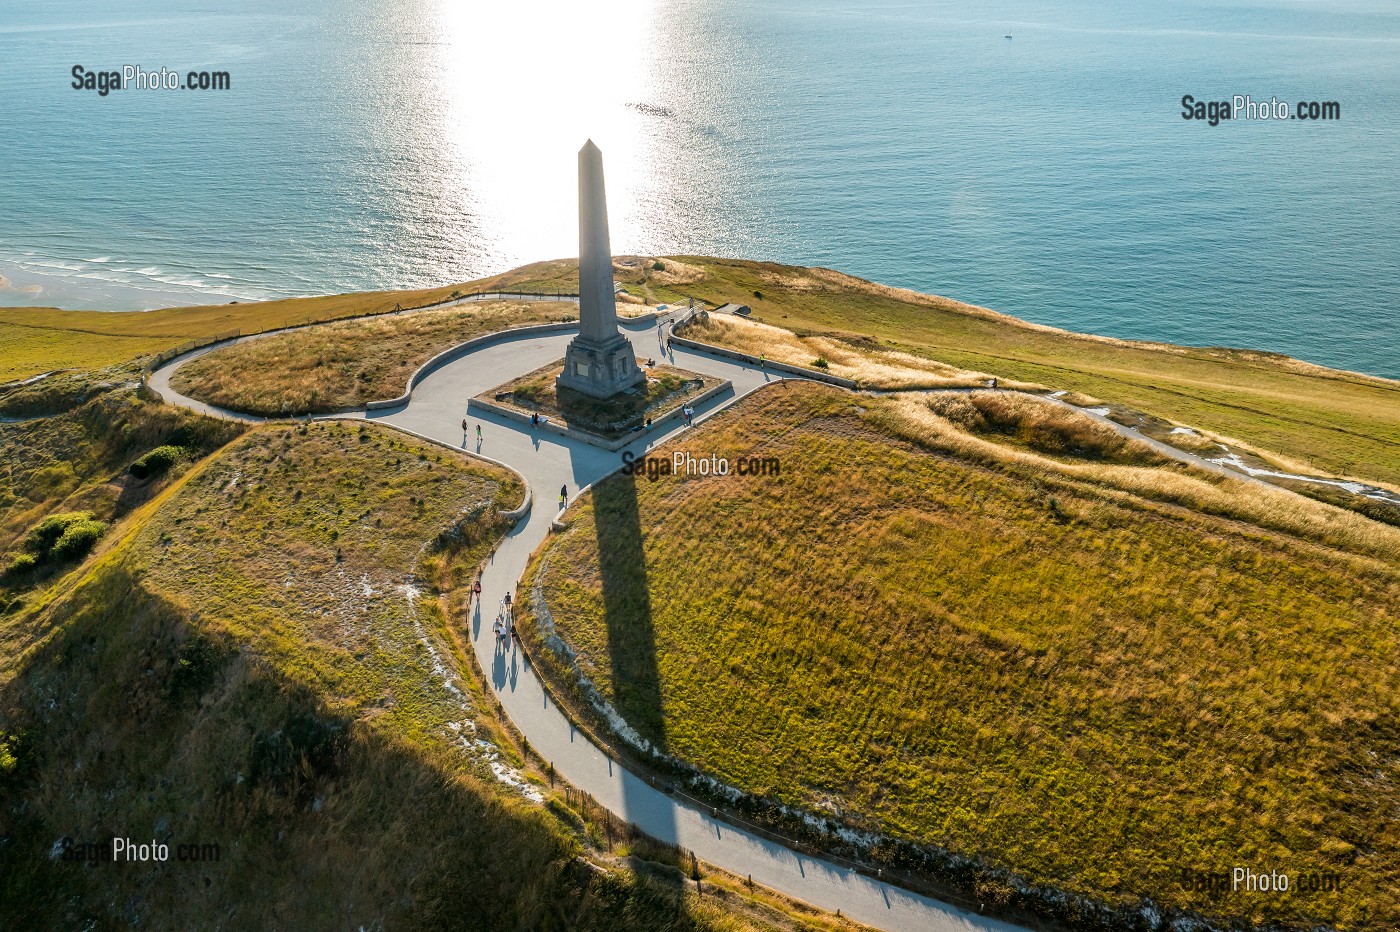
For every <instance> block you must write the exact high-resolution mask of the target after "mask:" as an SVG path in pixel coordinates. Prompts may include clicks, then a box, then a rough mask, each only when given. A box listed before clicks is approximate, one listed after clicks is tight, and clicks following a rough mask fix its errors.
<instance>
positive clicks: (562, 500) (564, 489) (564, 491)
mask: <svg viewBox="0 0 1400 932" xmlns="http://www.w3.org/2000/svg"><path fill="white" fill-rule="evenodd" d="M568 503H569V487H568V486H567V485H561V486H560V487H559V510H560V511H563V510H564V506H565V505H567V504H568Z"/></svg>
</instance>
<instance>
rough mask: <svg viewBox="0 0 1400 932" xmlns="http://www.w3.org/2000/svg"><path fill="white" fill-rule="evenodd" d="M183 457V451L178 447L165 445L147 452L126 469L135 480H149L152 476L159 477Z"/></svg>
mask: <svg viewBox="0 0 1400 932" xmlns="http://www.w3.org/2000/svg"><path fill="white" fill-rule="evenodd" d="M182 456H184V451H183V450H181V449H180V448H179V447H175V446H171V445H169V444H166V445H164V446H159V447H156V448H155V449H154V450H150V451H148V452H147V453H146V454H145V455H144V456H142V457H141V458H140V459H138V460H137V461H136V462H134V463H132V464H131V465H130V466H128V467H127V471H128V472H130V473H131V474H132V475H133V476H135V477H136V478H137V479H149V478H151V477H152V476H159V475H160V474H161V473H163V472H165V471H166V470H167V469H169V468H170V467H171V466H174V465H175V464H176V463H178V462H179V461H180V458H181V457H182Z"/></svg>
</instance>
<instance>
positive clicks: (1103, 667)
mask: <svg viewBox="0 0 1400 932" xmlns="http://www.w3.org/2000/svg"><path fill="white" fill-rule="evenodd" d="M677 443H678V445H679V446H681V447H683V448H685V449H687V450H690V451H693V452H704V453H706V454H709V453H714V454H717V455H719V456H721V457H728V458H731V459H734V458H738V457H741V456H755V455H762V456H765V457H778V458H779V459H780V460H781V463H782V471H781V474H780V475H779V476H768V477H761V478H743V477H739V476H735V475H731V476H729V477H716V476H708V477H700V476H691V477H685V476H679V477H669V478H662V479H660V480H659V481H656V482H648V481H645V480H640V481H639V480H637V479H635V478H631V479H629V478H625V477H617V478H614V479H610V480H607V481H605V482H603V483H600V484H599V485H598V486H596V487H595V488H594V490H593V491H592V493H591V495H590V496H588V497H586V498H584V499H582V500H581V501H580V503H579V505H578V506H577V509H576V510H575V512H574V513H572V514H571V515H570V516H569V520H570V526H569V529H568V530H567V531H565V532H564V533H562V534H561V535H559V536H558V537H557V538H555V539H554V541H553V542H552V544H551V545H550V546H549V547H548V548H546V549H545V550H543V551H542V553H541V555H540V557H539V559H538V560H537V561H536V563H535V564H534V565H533V566H532V567H531V569H530V570H529V571H528V573H527V575H526V578H525V580H524V581H523V586H524V590H525V593H526V594H528V595H527V597H526V598H525V599H524V601H526V602H527V603H528V602H530V600H531V599H534V598H538V599H540V600H542V603H541V604H544V605H547V606H548V608H549V610H550V614H551V616H552V619H553V625H554V627H555V630H556V631H557V633H558V634H559V635H561V636H562V637H563V638H564V640H565V642H566V643H567V644H568V645H569V646H570V647H571V648H572V649H573V650H574V651H575V652H576V654H575V657H576V660H577V664H578V668H577V670H575V669H574V668H572V667H571V666H568V665H566V664H565V663H564V662H563V661H561V660H560V658H559V657H558V655H555V654H553V653H552V652H551V651H550V650H549V648H548V646H547V644H546V643H545V640H544V638H543V637H540V636H537V635H536V634H534V633H531V634H529V635H528V636H530V637H532V638H536V640H535V641H534V646H535V652H536V654H537V655H538V656H539V657H541V658H543V660H542V664H541V665H542V668H544V669H546V670H547V671H548V672H549V673H550V675H551V676H552V677H554V678H555V679H556V681H557V682H560V683H563V684H570V683H577V679H576V677H577V676H578V674H580V673H581V674H582V675H584V676H587V677H588V679H589V681H590V682H591V683H592V684H593V686H594V687H596V689H597V690H598V691H599V693H600V694H601V695H602V696H603V697H604V698H605V699H607V700H608V701H610V702H612V703H613V704H614V705H615V707H616V708H617V709H619V710H620V711H621V713H622V714H623V715H624V716H625V717H626V719H627V721H628V722H629V723H630V724H632V725H633V726H634V727H635V728H636V729H637V730H638V732H640V733H641V735H642V736H643V737H645V738H646V739H648V740H649V741H651V742H652V743H653V745H655V746H658V747H660V748H662V749H663V750H664V751H665V752H666V753H667V754H669V755H671V756H673V757H675V758H678V759H680V760H682V761H684V762H687V763H689V764H691V765H694V766H696V767H699V768H701V769H702V770H703V771H704V772H705V773H707V774H708V775H710V776H712V777H714V778H716V779H718V780H720V781H722V782H725V783H728V784H731V785H735V786H739V787H741V788H743V789H745V790H747V791H749V792H751V793H754V794H757V795H761V796H764V797H767V798H769V799H772V800H776V801H779V802H782V803H785V804H790V805H797V806H800V807H803V808H805V809H806V810H808V811H814V812H816V813H817V814H818V816H819V817H820V818H822V819H828V818H829V819H832V820H835V821H837V822H844V823H846V824H850V825H854V826H855V827H858V828H864V829H875V830H879V831H882V832H885V833H888V834H892V835H894V836H897V837H900V838H905V839H911V840H915V841H919V842H925V843H931V844H936V845H941V846H944V847H946V848H948V849H951V850H952V851H953V852H954V853H956V854H959V855H965V856H971V857H975V858H979V859H981V860H982V862H983V863H985V864H990V865H995V866H997V867H1000V868H1006V869H1010V870H1011V871H1013V872H1014V873H1016V874H1018V875H1019V876H1020V877H1021V878H1023V879H1025V880H1029V881H1031V882H1032V883H1034V884H1041V885H1045V887H1048V888H1050V889H1059V890H1069V891H1073V892H1077V893H1080V894H1084V895H1087V896H1090V897H1092V898H1094V899H1097V900H1100V901H1106V902H1109V903H1113V904H1115V905H1118V906H1121V907H1123V908H1124V909H1125V910H1131V909H1133V908H1135V907H1136V906H1137V905H1139V904H1140V903H1141V900H1140V899H1139V898H1140V897H1144V896H1145V897H1150V898H1151V900H1152V901H1153V903H1155V904H1157V908H1164V907H1165V908H1178V909H1184V910H1199V911H1204V912H1206V913H1208V914H1210V915H1212V916H1215V917H1222V916H1227V915H1239V916H1243V917H1245V918H1247V919H1249V920H1251V921H1254V922H1267V921H1276V922H1285V923H1295V924H1300V925H1304V926H1308V924H1310V923H1324V924H1331V925H1335V926H1337V927H1340V928H1357V929H1360V928H1367V927H1371V928H1390V927H1392V926H1393V925H1394V924H1395V922H1396V921H1397V917H1400V898H1397V895H1396V891H1397V890H1400V839H1398V838H1397V836H1396V834H1395V832H1394V831H1393V825H1394V820H1393V809H1394V807H1395V805H1396V804H1397V786H1398V785H1400V784H1397V776H1400V771H1397V765H1396V761H1397V760H1400V756H1397V755H1400V731H1397V729H1396V725H1395V722H1396V721H1397V718H1396V716H1397V714H1400V691H1397V687H1398V686H1400V667H1397V660H1396V657H1397V656H1398V655H1397V653H1396V651H1397V647H1398V646H1400V644H1398V643H1397V640H1396V639H1397V627H1396V620H1397V617H1398V616H1397V614H1396V613H1397V611H1400V559H1397V556H1400V550H1397V542H1400V531H1397V530H1396V529H1394V528H1390V527H1387V526H1384V525H1379V524H1375V523H1373V522H1368V521H1366V520H1365V519H1363V518H1360V517H1359V516H1356V515H1353V514H1350V513H1347V512H1342V511H1339V510H1337V509H1333V508H1329V507H1328V506H1325V505H1321V504H1319V503H1315V502H1311V501H1308V500H1304V499H1299V498H1297V497H1296V496H1290V495H1287V493H1284V492H1277V493H1273V494H1271V490H1268V489H1262V488H1256V487H1255V486H1253V485H1248V484H1246V483H1244V482H1242V481H1237V480H1220V481H1216V480H1215V479H1214V477H1206V476H1201V475H1195V474H1192V473H1191V472H1190V471H1182V470H1178V469H1176V468H1172V469H1156V468H1143V467H1133V466H1122V465H1107V464H1103V463H1075V462H1069V461H1067V460H1065V459H1063V458H1054V459H1052V458H1048V457H1045V456H1042V455H1038V454H1036V453H1034V452H1031V451H1029V450H1027V449H1023V448H1020V447H1016V446H1009V445H1007V444H1005V443H998V442H993V441H990V440H986V439H983V438H980V437H976V436H972V435H969V434H967V433H964V432H962V431H960V430H959V429H958V428H956V427H955V426H954V425H953V424H952V423H951V422H950V421H948V420H947V419H945V418H942V417H939V416H938V415H936V414H934V413H933V411H931V410H930V408H929V404H928V400H927V399H926V398H923V397H914V396H906V395H901V396H896V397H892V398H879V397H868V396H867V397H863V398H853V397H852V396H850V395H849V394H847V393H841V392H838V391H836V390H834V389H828V388H825V387H822V386H816V385H810V384H798V383H781V384H779V385H777V386H774V387H770V388H768V389H765V390H764V391H763V392H761V393H759V394H756V395H754V396H753V397H752V398H750V399H748V400H746V401H745V402H744V403H743V404H742V405H741V406H740V407H738V408H735V409H731V410H730V411H727V412H724V413H722V414H720V415H718V416H717V417H715V418H713V419H712V420H711V421H709V422H707V423H706V424H705V425H702V427H701V428H700V429H699V430H697V431H695V432H693V433H691V434H687V435H686V437H685V438H683V439H682V440H680V441H678V442H677ZM665 452H666V451H662V453H663V455H664V453H665ZM526 630H527V631H530V630H531V629H530V628H527V629H526ZM1238 864H1249V865H1255V866H1264V867H1267V868H1277V869H1280V870H1287V871H1289V872H1290V873H1291V874H1292V875H1293V876H1294V877H1295V878H1296V877H1298V876H1299V875H1300V874H1301V873H1304V872H1308V871H1333V872H1336V873H1337V874H1339V875H1340V876H1341V877H1342V878H1343V881H1344V884H1345V886H1344V888H1343V890H1342V891H1340V892H1339V891H1335V890H1333V891H1313V892H1308V891H1301V890H1299V891H1296V892H1295V894H1294V895H1292V896H1290V897H1287V898H1262V897H1256V898H1237V899H1230V900H1224V901H1222V900H1221V899H1220V898H1219V897H1218V896H1214V895H1212V894H1209V893H1207V892H1205V891H1200V890H1191V889H1186V888H1184V887H1183V886H1182V885H1181V883H1180V877H1181V872H1182V871H1184V870H1194V871H1209V872H1220V871H1225V870H1228V869H1229V868H1230V867H1232V866H1235V865H1238ZM983 879H985V878H983ZM978 883H979V888H978V889H979V893H982V892H984V891H985V892H986V893H987V895H988V896H989V897H992V898H997V897H1002V896H1004V897H1007V898H1008V899H1009V900H1011V901H1013V902H1016V901H1018V899H1017V898H1018V897H1020V896H1021V895H1022V894H1021V893H1020V892H1018V888H1017V887H1016V885H1014V884H1009V883H1007V882H1005V881H1004V880H1003V881H1000V882H997V881H994V880H993V881H988V882H987V883H986V885H985V887H983V886H982V885H981V883H982V881H981V880H980V879H979V881H978ZM1041 902H1042V903H1044V904H1048V906H1047V908H1050V907H1053V906H1054V904H1056V903H1062V902H1063V901H1062V900H1059V899H1056V898H1055V897H1054V896H1053V895H1047V896H1045V897H1044V898H1043V899H1042V900H1041ZM1071 925H1073V923H1072V922H1071ZM1122 925H1123V926H1124V927H1132V926H1131V925H1129V920H1128V919H1127V918H1123V922H1122Z"/></svg>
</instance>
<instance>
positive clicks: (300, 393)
mask: <svg viewBox="0 0 1400 932" xmlns="http://www.w3.org/2000/svg"><path fill="white" fill-rule="evenodd" d="M577 316H578V314H577V310H576V308H575V307H574V306H573V305H569V304H559V303H557V302H539V303H526V302H520V301H502V302H490V303H481V304H467V305H462V306H459V307H451V308H444V309H442V310H432V311H423V312H421V313H417V314H410V315H405V316H393V317H380V318H373V319H370V320H356V321H342V322H340V323H335V324H327V325H325V326H324V327H315V328H313V329H311V330H304V331H296V332H293V333H286V334H274V335H272V336H268V337H263V338H261V339H258V340H251V341H249V342H247V343H238V344H234V345H233V346H228V347H224V348H223V349H218V350H215V351H213V352H212V353H208V354H206V355H204V356H201V357H199V358H197V359H194V360H191V361H190V362H188V363H186V364H185V365H183V366H181V367H180V368H179V369H178V370H177V371H176V373H175V376H174V378H173V379H172V380H171V385H172V387H174V389H175V390H176V391H178V392H181V393H182V394H185V395H189V396H190V397H192V398H198V399H200V400H201V401H207V402H210V403H212V404H216V405H219V406H220V407H224V408H233V409H235V410H238V411H248V412H251V413H254V414H267V415H287V414H304V413H308V412H322V411H334V410H337V409H340V408H347V407H356V406H359V405H363V404H364V403H365V402H366V401H373V400H375V399H382V398H396V397H398V396H399V394H400V393H401V392H403V390H404V386H405V385H407V383H408V378H409V376H410V375H412V374H413V372H414V370H416V369H417V368H418V367H419V366H421V365H422V364H423V363H425V362H427V361H428V360H429V359H431V358H432V357H433V356H435V355H437V354H438V353H440V352H442V351H443V350H446V349H450V348H451V347H453V346H456V345H457V344H458V343H461V342H463V341H465V340H470V339H471V338H473V337H477V336H482V335H484V334H488V333H494V332H496V331H498V330H505V329H506V328H508V327H523V326H526V325H528V324H541V323H553V322H556V321H561V320H573V319H575V318H576V317H577Z"/></svg>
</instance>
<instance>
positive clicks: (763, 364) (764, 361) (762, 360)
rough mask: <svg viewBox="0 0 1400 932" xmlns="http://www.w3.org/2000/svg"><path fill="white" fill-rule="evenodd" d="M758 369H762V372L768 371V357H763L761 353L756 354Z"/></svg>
mask: <svg viewBox="0 0 1400 932" xmlns="http://www.w3.org/2000/svg"><path fill="white" fill-rule="evenodd" d="M758 368H760V369H762V370H763V371H764V372H767V371H768V357H767V356H764V355H763V354H762V353H759V354H758Z"/></svg>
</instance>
